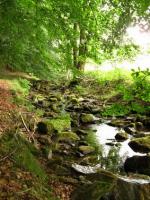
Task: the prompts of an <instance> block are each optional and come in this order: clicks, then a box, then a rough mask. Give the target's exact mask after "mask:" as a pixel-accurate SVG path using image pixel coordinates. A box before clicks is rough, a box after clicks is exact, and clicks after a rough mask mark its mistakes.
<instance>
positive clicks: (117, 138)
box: [115, 132, 128, 141]
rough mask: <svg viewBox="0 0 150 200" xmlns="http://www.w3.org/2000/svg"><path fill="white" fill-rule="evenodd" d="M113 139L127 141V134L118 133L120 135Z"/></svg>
mask: <svg viewBox="0 0 150 200" xmlns="http://www.w3.org/2000/svg"><path fill="white" fill-rule="evenodd" d="M115 139H116V140H117V141H125V140H127V139H128V134H127V133H124V132H120V133H117V134H116V135H115Z"/></svg>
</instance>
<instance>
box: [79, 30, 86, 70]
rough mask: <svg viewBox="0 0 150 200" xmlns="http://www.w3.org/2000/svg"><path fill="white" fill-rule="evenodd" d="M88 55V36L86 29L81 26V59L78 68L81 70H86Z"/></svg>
mask: <svg viewBox="0 0 150 200" xmlns="http://www.w3.org/2000/svg"><path fill="white" fill-rule="evenodd" d="M86 55H87V37H86V33H85V30H84V29H82V28H80V44H79V55H78V57H79V60H78V65H77V68H78V69H79V70H81V71H84V65H85V61H86Z"/></svg>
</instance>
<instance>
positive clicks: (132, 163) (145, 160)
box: [124, 156, 150, 176]
mask: <svg viewBox="0 0 150 200" xmlns="http://www.w3.org/2000/svg"><path fill="white" fill-rule="evenodd" d="M124 170H125V172H127V173H128V172H132V173H140V174H145V175H149V176H150V156H133V157H130V158H127V159H126V161H125V163H124Z"/></svg>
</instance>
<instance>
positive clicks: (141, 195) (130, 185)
mask: <svg viewBox="0 0 150 200" xmlns="http://www.w3.org/2000/svg"><path fill="white" fill-rule="evenodd" d="M103 199H111V200H149V199H150V180H143V179H132V178H125V177H120V178H118V179H117V181H116V184H115V187H114V188H113V190H112V192H111V193H110V194H109V195H108V194H106V198H103Z"/></svg>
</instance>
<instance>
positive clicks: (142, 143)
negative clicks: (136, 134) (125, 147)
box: [129, 136, 150, 153]
mask: <svg viewBox="0 0 150 200" xmlns="http://www.w3.org/2000/svg"><path fill="white" fill-rule="evenodd" d="M129 146H130V147H131V148H132V149H133V150H134V151H135V152H140V153H149V152H150V136H148V137H142V138H136V139H133V140H131V141H130V142H129Z"/></svg>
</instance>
